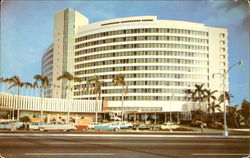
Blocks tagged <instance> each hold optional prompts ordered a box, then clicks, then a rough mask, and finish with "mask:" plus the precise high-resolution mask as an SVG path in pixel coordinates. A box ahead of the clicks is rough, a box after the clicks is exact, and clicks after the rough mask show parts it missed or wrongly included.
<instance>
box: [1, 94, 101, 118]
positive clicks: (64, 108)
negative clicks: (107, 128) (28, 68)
mask: <svg viewBox="0 0 250 158" xmlns="http://www.w3.org/2000/svg"><path fill="white" fill-rule="evenodd" d="M1 108H3V109H13V108H14V109H15V110H17V109H20V110H24V111H41V110H43V111H45V112H46V111H47V112H68V111H69V112H75V113H81V112H96V110H97V112H101V111H102V101H98V102H97V106H96V101H95V100H72V99H56V98H43V99H42V98H40V97H26V96H17V95H10V94H3V93H1V94H0V109H1ZM96 108H97V109H96Z"/></svg>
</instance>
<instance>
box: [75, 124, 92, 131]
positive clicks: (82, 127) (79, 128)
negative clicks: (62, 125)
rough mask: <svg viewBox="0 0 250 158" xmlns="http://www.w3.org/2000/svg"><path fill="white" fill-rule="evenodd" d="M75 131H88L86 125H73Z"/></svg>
mask: <svg viewBox="0 0 250 158" xmlns="http://www.w3.org/2000/svg"><path fill="white" fill-rule="evenodd" d="M75 127H76V129H77V130H85V129H88V127H89V126H88V125H81V124H75Z"/></svg>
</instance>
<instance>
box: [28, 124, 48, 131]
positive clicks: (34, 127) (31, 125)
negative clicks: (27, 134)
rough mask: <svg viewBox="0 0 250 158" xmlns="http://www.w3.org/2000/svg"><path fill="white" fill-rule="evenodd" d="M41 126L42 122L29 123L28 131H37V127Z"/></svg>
mask: <svg viewBox="0 0 250 158" xmlns="http://www.w3.org/2000/svg"><path fill="white" fill-rule="evenodd" d="M43 124H44V123H43V122H30V123H29V129H30V130H39V127H40V126H41V125H43Z"/></svg>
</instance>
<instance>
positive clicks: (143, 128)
mask: <svg viewBox="0 0 250 158" xmlns="http://www.w3.org/2000/svg"><path fill="white" fill-rule="evenodd" d="M132 128H133V129H134V130H137V129H139V130H149V129H150V127H149V126H148V125H145V124H133V127H132Z"/></svg>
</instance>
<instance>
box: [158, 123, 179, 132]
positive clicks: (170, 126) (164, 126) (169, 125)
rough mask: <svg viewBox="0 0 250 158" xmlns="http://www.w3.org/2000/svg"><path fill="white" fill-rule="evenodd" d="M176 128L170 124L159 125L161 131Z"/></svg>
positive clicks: (176, 126)
mask: <svg viewBox="0 0 250 158" xmlns="http://www.w3.org/2000/svg"><path fill="white" fill-rule="evenodd" d="M176 128H179V126H178V125H175V124H174V123H172V122H168V123H164V124H163V125H161V129H162V130H165V129H176Z"/></svg>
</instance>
